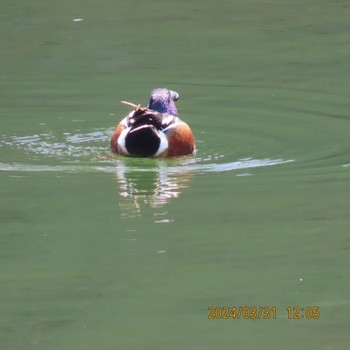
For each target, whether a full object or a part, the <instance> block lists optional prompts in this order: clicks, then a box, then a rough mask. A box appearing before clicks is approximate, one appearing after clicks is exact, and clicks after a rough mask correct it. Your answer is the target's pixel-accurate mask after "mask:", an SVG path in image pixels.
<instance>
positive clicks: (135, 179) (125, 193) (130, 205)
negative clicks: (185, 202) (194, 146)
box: [115, 159, 193, 223]
mask: <svg viewBox="0 0 350 350" xmlns="http://www.w3.org/2000/svg"><path fill="white" fill-rule="evenodd" d="M126 163H127V162H126V161H125V160H124V159H118V160H117V164H116V168H115V169H116V177H117V181H118V185H119V195H120V200H119V206H120V208H121V211H122V217H135V216H140V215H141V213H142V210H143V208H145V207H150V208H153V209H157V208H158V209H159V208H162V207H163V206H165V205H166V204H168V203H169V202H170V200H171V199H173V198H177V197H179V196H180V194H181V193H182V191H183V190H184V189H185V188H187V187H189V183H190V181H191V179H192V178H193V173H192V172H191V171H189V170H188V168H186V167H179V168H180V169H182V171H178V172H174V171H173V170H172V169H173V168H172V167H169V166H168V165H167V163H166V162H165V161H158V162H157V163H155V166H154V167H152V168H149V169H142V168H138V167H137V166H128V165H127V164H126ZM165 214H166V212H164V211H156V213H155V215H157V216H161V215H165ZM171 221H172V220H171V219H166V218H163V219H162V218H159V219H157V220H156V221H155V222H156V223H165V222H171Z"/></svg>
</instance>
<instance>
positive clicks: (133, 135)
mask: <svg viewBox="0 0 350 350" xmlns="http://www.w3.org/2000/svg"><path fill="white" fill-rule="evenodd" d="M178 99H179V94H178V93H177V92H176V91H172V90H169V89H166V88H157V89H154V90H153V91H152V92H151V97H150V101H149V104H148V106H147V107H146V108H145V107H141V106H140V105H135V104H133V103H130V102H125V101H122V103H125V104H127V105H130V106H132V107H134V111H132V112H130V113H129V114H128V115H127V116H126V117H125V118H124V119H123V120H122V121H121V122H120V123H119V124H118V125H117V127H116V129H115V131H114V134H113V136H112V140H111V148H112V152H113V153H117V154H121V155H124V156H129V157H176V156H184V155H187V154H191V153H193V151H194V149H195V141H194V137H193V134H192V131H191V129H190V127H189V126H188V125H187V124H186V123H185V122H183V121H182V120H181V119H180V118H179V117H178V112H177V109H176V106H175V101H177V100H178Z"/></svg>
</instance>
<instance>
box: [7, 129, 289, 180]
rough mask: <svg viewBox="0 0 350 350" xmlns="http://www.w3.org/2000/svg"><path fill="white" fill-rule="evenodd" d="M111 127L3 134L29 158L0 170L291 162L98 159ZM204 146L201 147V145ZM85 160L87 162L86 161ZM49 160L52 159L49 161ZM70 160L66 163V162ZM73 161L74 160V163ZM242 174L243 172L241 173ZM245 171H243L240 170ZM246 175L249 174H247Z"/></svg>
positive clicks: (222, 167) (207, 157)
mask: <svg viewBox="0 0 350 350" xmlns="http://www.w3.org/2000/svg"><path fill="white" fill-rule="evenodd" d="M112 131H113V129H104V130H95V131H93V132H88V133H75V134H74V133H63V134H62V135H58V136H57V135H54V134H52V133H43V134H35V135H27V136H21V135H11V136H3V138H2V141H1V143H0V148H3V149H5V148H7V149H11V150H12V151H16V153H18V152H21V153H23V156H22V157H21V158H26V159H27V160H29V162H22V161H20V162H1V163H0V170H2V171H16V172H68V173H78V172H107V173H115V172H116V171H117V170H118V169H119V171H125V169H124V170H121V169H122V168H123V167H124V168H125V167H127V169H128V170H127V171H139V172H147V171H154V170H155V169H159V168H161V169H162V172H164V171H166V172H167V173H169V174H181V173H187V172H192V173H210V172H225V171H232V170H239V169H249V168H256V167H265V166H272V165H278V164H284V163H287V162H291V161H292V160H284V159H280V158H278V159H272V158H263V159H255V158H250V157H247V158H241V159H233V158H234V157H235V155H232V154H224V153H223V154H221V153H219V152H214V153H212V154H209V153H208V152H207V153H206V151H204V152H201V154H200V155H199V153H197V154H196V155H193V156H190V157H184V158H180V159H178V160H168V161H166V160H155V159H152V160H151V161H150V160H144V159H141V160H140V159H135V158H134V159H132V160H130V159H128V160H127V161H126V162H125V163H124V165H122V162H121V161H119V162H116V159H119V160H120V159H122V158H119V157H116V158H110V159H108V158H105V159H103V157H102V159H100V160H98V158H96V157H99V156H104V155H107V154H109V140H110V135H111V134H112ZM199 143H201V142H200V140H199ZM203 148H204V147H203ZM45 159H50V160H55V161H56V164H53V165H52V164H50V165H48V164H37V161H38V160H40V163H42V162H45ZM87 162H88V164H87ZM50 163H51V162H50ZM67 163H69V164H67ZM73 163H74V164H73ZM96 163H97V164H96ZM241 175H242V174H241ZM243 175H244V174H243ZM246 175H249V174H246Z"/></svg>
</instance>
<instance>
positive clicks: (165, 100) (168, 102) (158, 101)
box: [148, 88, 180, 116]
mask: <svg viewBox="0 0 350 350" xmlns="http://www.w3.org/2000/svg"><path fill="white" fill-rule="evenodd" d="M179 97H180V95H179V94H178V93H177V92H176V91H173V90H169V89H166V88H157V89H154V90H153V91H152V92H151V97H150V100H149V104H148V108H149V109H152V110H154V111H156V112H158V113H163V114H170V115H175V116H177V109H176V106H175V101H177V100H178V99H179Z"/></svg>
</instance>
